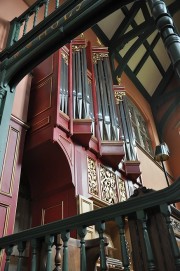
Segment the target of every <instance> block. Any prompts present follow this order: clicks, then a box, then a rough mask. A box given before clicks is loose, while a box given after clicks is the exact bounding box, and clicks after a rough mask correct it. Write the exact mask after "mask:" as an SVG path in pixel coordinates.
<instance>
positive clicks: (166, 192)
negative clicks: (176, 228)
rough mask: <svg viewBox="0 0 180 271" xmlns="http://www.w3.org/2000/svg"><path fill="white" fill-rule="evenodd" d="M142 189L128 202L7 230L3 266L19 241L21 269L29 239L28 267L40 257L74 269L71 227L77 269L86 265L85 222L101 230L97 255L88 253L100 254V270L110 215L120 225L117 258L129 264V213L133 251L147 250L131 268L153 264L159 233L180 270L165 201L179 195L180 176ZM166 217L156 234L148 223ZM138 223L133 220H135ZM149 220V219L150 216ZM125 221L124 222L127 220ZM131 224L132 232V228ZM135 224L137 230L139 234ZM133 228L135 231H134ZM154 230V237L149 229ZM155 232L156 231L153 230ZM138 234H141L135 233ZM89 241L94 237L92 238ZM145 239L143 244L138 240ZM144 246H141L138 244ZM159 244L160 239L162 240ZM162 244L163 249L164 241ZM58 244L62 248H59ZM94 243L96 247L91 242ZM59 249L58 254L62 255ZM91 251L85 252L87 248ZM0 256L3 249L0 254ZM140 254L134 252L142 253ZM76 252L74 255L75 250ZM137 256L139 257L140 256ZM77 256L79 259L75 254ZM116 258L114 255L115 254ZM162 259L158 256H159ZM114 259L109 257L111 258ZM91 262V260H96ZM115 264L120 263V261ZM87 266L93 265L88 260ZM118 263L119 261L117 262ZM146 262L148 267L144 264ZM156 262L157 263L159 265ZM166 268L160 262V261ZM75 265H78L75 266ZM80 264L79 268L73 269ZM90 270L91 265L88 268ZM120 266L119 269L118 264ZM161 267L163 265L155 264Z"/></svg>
mask: <svg viewBox="0 0 180 271" xmlns="http://www.w3.org/2000/svg"><path fill="white" fill-rule="evenodd" d="M143 191H144V192H145V193H144V194H143V193H142V192H141V191H140V192H139V193H140V196H139V197H138V196H137V194H138V193H136V194H135V195H134V196H133V197H132V198H130V199H129V200H127V201H126V202H122V203H118V204H114V205H112V206H108V207H105V208H101V209H98V210H95V211H91V212H88V213H84V214H80V215H77V216H74V217H69V218H66V219H64V220H60V221H57V222H53V223H49V224H45V225H43V226H38V227H35V228H32V229H29V230H25V231H23V232H20V233H16V234H12V235H10V236H5V237H3V238H1V239H0V249H1V250H2V252H1V253H3V249H5V254H6V263H5V267H4V269H1V270H5V271H8V270H10V265H11V255H12V252H13V247H14V246H15V245H17V248H18V251H19V255H18V263H17V270H19V271H20V270H22V260H23V253H24V250H25V247H28V246H27V244H28V242H29V241H31V253H29V255H30V257H31V263H30V262H29V261H28V262H27V264H28V265H31V270H32V271H36V270H40V269H39V267H38V266H40V265H41V263H40V260H41V261H44V263H45V264H44V266H45V268H46V270H47V271H50V270H53V268H55V269H54V270H64V271H68V270H72V269H71V268H72V261H73V259H72V255H73V254H71V256H69V253H70V245H71V238H70V233H71V232H72V231H74V230H77V232H78V235H79V237H80V240H77V243H76V247H77V250H78V249H79V250H80V253H79V255H80V259H79V262H80V266H81V269H80V270H83V271H84V270H86V268H87V265H88V261H91V257H88V258H87V257H86V253H87V249H88V248H89V245H88V244H89V242H90V240H87V241H86V240H85V237H86V228H87V227H88V226H91V225H96V229H97V232H98V233H99V238H98V239H96V241H95V244H96V245H95V247H96V248H97V240H99V241H98V244H99V245H98V246H99V252H98V254H97V252H96V249H95V250H94V253H95V254H96V255H95V256H93V255H92V251H93V250H92V251H91V254H89V255H92V258H93V257H94V259H97V256H98V255H99V256H100V269H101V270H108V269H107V268H108V266H107V263H108V262H109V260H106V257H107V254H106V249H105V248H106V245H107V244H106V243H107V242H106V239H105V236H104V233H105V224H106V223H107V222H108V221H115V222H116V225H117V228H118V229H119V240H120V247H121V249H120V250H121V258H120V259H119V260H122V266H123V267H124V270H129V255H128V249H127V242H126V236H125V234H126V231H125V220H124V218H125V217H126V221H127V220H128V218H130V219H131V226H130V233H131V237H132V249H134V253H135V254H137V253H139V255H140V256H142V255H141V252H139V250H140V249H142V248H143V247H144V248H145V250H144V251H143V254H144V257H145V260H144V259H143V258H142V259H141V260H142V262H143V261H145V262H143V264H144V265H143V266H144V267H143V268H144V269H142V268H141V265H142V263H141V265H140V266H138V268H139V269H136V267H134V268H135V269H134V270H157V266H156V264H158V261H159V256H158V253H159V251H158V252H157V248H156V247H154V244H155V242H156V240H157V238H161V239H162V238H164V239H165V240H166V239H167V240H169V241H168V242H169V243H166V246H167V245H168V244H169V246H168V247H167V249H166V250H168V253H169V254H171V255H169V257H171V262H170V263H169V264H170V266H171V270H179V269H178V268H180V253H179V249H178V246H177V242H176V239H175V237H174V232H173V230H172V226H171V224H170V220H169V216H170V213H169V209H168V206H167V203H175V202H178V201H180V192H179V191H180V179H179V180H177V181H176V182H174V184H172V185H171V186H169V187H168V188H165V189H162V190H160V191H152V190H147V191H146V190H145V189H143ZM157 216H158V217H160V218H161V217H163V216H164V217H165V219H164V220H163V219H161V222H160V224H161V225H160V227H161V229H162V232H159V231H157V233H156V234H155V230H156V227H157V224H156V223H155V224H154V223H152V221H153V219H154V217H157ZM132 220H133V223H135V224H137V225H138V226H135V227H134V226H133V227H132V225H135V224H132ZM148 221H150V223H149V222H148ZM126 223H127V222H126ZM131 228H132V232H131ZM137 229H138V234H137ZM133 232H135V234H134V233H133ZM152 232H154V235H155V236H154V238H155V240H153V235H152V234H151V233H152ZM157 234H158V235H157ZM163 235H164V236H163ZM139 238H140V239H139ZM61 239H62V241H61ZM135 239H138V242H134V241H135ZM91 241H93V240H91ZM42 243H44V244H45V255H44V257H42V256H41V257H40V256H39V255H40V254H39V252H40V247H41V246H40V244H42ZM142 245H143V246H142ZM141 246H142V248H141ZM161 246H162V243H161ZM161 246H160V249H161V250H162V247H161ZM53 247H55V261H54V262H53V260H52V254H54V253H52V251H53ZM61 247H62V249H61ZM95 247H94V248H95ZM61 253H62V254H63V255H62V258H61ZM88 253H89V252H88ZM1 256H2V255H1ZM140 256H138V257H140ZM75 257H77V255H75ZM138 257H137V260H138ZM76 260H77V259H76ZM116 261H118V260H116ZM160 261H162V257H161V258H160ZM110 262H113V261H110ZM94 264H95V263H94ZM118 265H119V266H120V264H119V262H118ZM89 266H92V264H91V265H89ZM120 268H121V267H120ZM146 268H147V269H146ZM158 268H159V267H158ZM162 268H164V267H162ZM73 270H76V267H75V266H74V268H73ZM77 270H78V269H77ZM87 270H89V269H87ZM119 270H121V269H119ZM158 270H164V269H161V267H160V269H158Z"/></svg>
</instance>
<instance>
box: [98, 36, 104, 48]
mask: <svg viewBox="0 0 180 271" xmlns="http://www.w3.org/2000/svg"><path fill="white" fill-rule="evenodd" d="M97 43H98V44H99V45H100V46H101V47H102V46H103V44H102V42H101V41H100V39H99V38H98V37H97Z"/></svg>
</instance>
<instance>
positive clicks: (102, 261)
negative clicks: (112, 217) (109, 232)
mask: <svg viewBox="0 0 180 271" xmlns="http://www.w3.org/2000/svg"><path fill="white" fill-rule="evenodd" d="M96 230H97V231H98V233H99V239H100V268H101V270H102V271H106V270H108V269H107V265H106V253H105V246H106V245H105V241H104V231H105V223H104V222H99V223H97V224H96Z"/></svg>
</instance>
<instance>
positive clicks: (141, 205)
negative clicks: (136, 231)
mask: <svg viewBox="0 0 180 271" xmlns="http://www.w3.org/2000/svg"><path fill="white" fill-rule="evenodd" d="M179 201H180V178H179V179H177V180H176V181H175V182H174V183H173V184H172V185H170V186H169V187H167V188H164V189H161V190H159V191H151V192H149V193H147V194H144V195H142V196H139V197H134V198H130V199H129V200H127V201H125V202H121V203H117V204H114V205H112V206H108V207H105V208H101V209H98V210H95V211H91V212H87V213H84V214H80V215H77V216H73V217H69V218H66V219H64V220H60V221H56V222H53V223H49V224H46V225H43V226H38V227H35V228H31V229H29V230H25V231H22V232H20V233H15V234H12V235H10V236H5V237H2V238H1V239H0V249H3V248H5V247H6V246H10V245H15V244H17V243H18V242H19V241H26V240H30V239H32V238H39V239H40V238H42V237H43V236H46V235H54V234H57V233H62V232H67V231H71V230H74V229H77V228H79V227H86V226H90V225H95V224H96V223H97V222H98V221H110V220H114V219H115V218H116V217H120V216H126V215H129V214H132V213H135V212H137V211H140V210H145V209H148V208H152V207H155V206H159V205H162V204H165V203H167V204H171V203H175V202H179Z"/></svg>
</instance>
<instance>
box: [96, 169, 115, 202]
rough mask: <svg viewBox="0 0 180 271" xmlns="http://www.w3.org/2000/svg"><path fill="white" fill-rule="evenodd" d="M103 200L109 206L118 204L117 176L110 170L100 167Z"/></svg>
mask: <svg viewBox="0 0 180 271" xmlns="http://www.w3.org/2000/svg"><path fill="white" fill-rule="evenodd" d="M100 183H101V199H102V200H104V201H106V202H107V203H109V204H114V203H117V202H118V197H117V185H116V175H115V173H114V172H112V171H110V170H109V169H107V168H105V167H102V166H100Z"/></svg>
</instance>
